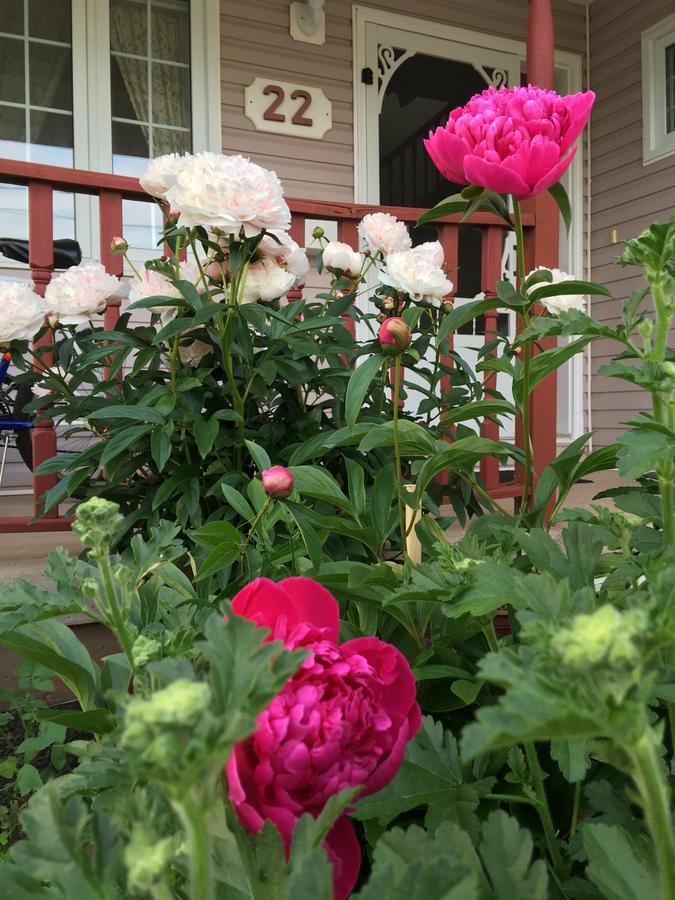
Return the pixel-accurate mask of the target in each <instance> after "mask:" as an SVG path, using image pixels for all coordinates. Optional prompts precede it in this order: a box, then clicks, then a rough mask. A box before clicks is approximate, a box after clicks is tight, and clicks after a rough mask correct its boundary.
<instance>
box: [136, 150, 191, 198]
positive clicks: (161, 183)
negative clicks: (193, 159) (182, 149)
mask: <svg viewBox="0 0 675 900" xmlns="http://www.w3.org/2000/svg"><path fill="white" fill-rule="evenodd" d="M190 156H191V154H189V153H186V154H185V156H180V155H179V154H178V153H166V154H165V155H164V156H158V157H157V158H156V159H152V160H150V162H149V163H148V167H147V169H146V170H145V172H144V174H143V176H142V178H140V182H141V187H142V188H143V190H144V191H145V192H146V193H147V194H150V196H152V197H159V198H160V199H164V197H165V195H166V192H167V191H168V190H169V188H170V187H173V186H174V184H175V183H176V178H177V177H178V173H179V172H180V170H181V168H182V167H183V165H184V164H185V162H186V161H187V160H188V159H190Z"/></svg>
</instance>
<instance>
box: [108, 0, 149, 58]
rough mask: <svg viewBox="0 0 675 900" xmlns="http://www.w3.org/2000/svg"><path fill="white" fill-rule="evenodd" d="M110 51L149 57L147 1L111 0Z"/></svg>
mask: <svg viewBox="0 0 675 900" xmlns="http://www.w3.org/2000/svg"><path fill="white" fill-rule="evenodd" d="M110 49H111V50H120V51H121V52H122V53H134V54H135V55H136V56H147V55H148V6H147V3H146V0H110Z"/></svg>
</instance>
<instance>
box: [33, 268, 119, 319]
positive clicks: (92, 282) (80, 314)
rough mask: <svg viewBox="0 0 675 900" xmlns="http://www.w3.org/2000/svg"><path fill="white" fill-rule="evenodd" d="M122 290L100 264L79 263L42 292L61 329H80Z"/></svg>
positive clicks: (114, 278)
mask: <svg viewBox="0 0 675 900" xmlns="http://www.w3.org/2000/svg"><path fill="white" fill-rule="evenodd" d="M124 290H125V289H124V286H123V285H122V283H121V282H120V281H119V279H118V278H116V277H115V276H114V275H108V273H107V272H106V270H105V269H104V268H103V266H102V265H101V263H98V262H87V263H80V265H79V266H71V267H70V268H69V269H66V271H65V272H62V273H61V274H60V275H57V276H56V277H55V278H52V280H51V281H50V282H49V284H48V285H47V289H46V290H45V303H46V304H47V308H48V309H49V311H50V312H51V313H53V314H54V316H55V317H56V318H57V320H58V321H59V322H60V323H61V324H62V325H83V324H84V323H85V322H87V321H89V319H91V317H92V316H93V315H95V314H96V313H101V312H103V310H104V309H105V307H106V303H107V301H108V300H109V299H110V298H111V297H120V296H121V295H122V294H123V293H124Z"/></svg>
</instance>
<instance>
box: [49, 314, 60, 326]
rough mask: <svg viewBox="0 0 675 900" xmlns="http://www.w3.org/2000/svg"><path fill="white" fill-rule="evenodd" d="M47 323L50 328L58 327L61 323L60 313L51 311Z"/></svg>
mask: <svg viewBox="0 0 675 900" xmlns="http://www.w3.org/2000/svg"><path fill="white" fill-rule="evenodd" d="M47 324H48V325H49V327H50V328H56V326H57V325H58V324H59V317H58V315H57V314H56V313H49V315H48V316H47Z"/></svg>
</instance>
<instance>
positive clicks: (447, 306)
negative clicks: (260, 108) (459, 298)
mask: <svg viewBox="0 0 675 900" xmlns="http://www.w3.org/2000/svg"><path fill="white" fill-rule="evenodd" d="M441 306H442V307H443V312H446V313H449V312H452V310H453V309H454V303H453V302H452V300H444V301H443V303H442V304H441Z"/></svg>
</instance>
